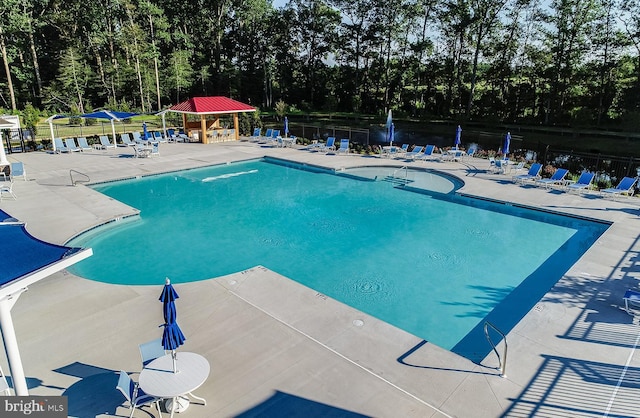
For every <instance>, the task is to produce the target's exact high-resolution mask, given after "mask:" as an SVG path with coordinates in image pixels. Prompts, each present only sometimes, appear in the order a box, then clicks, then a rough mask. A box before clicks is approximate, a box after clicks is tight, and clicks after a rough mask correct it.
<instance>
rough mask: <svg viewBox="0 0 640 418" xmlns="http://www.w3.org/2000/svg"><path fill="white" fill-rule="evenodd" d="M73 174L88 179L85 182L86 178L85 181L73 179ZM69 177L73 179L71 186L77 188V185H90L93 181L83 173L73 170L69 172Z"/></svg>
mask: <svg viewBox="0 0 640 418" xmlns="http://www.w3.org/2000/svg"><path fill="white" fill-rule="evenodd" d="M73 173H75V174H77V175H80V176H82V177H85V178H86V180H85V179H84V178H83V179H75V178H73ZM69 177H70V178H71V185H72V186H75V185H76V183H88V182H90V181H91V179H90V178H89V176H87V175H86V174H84V173H81V172H79V171H77V170H73V169H71V170H69Z"/></svg>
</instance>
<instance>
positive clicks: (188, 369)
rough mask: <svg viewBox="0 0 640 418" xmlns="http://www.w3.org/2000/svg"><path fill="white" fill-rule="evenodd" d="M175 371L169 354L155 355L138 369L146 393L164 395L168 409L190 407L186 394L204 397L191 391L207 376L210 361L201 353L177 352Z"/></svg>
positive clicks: (202, 399)
mask: <svg viewBox="0 0 640 418" xmlns="http://www.w3.org/2000/svg"><path fill="white" fill-rule="evenodd" d="M176 356H177V358H176V364H177V369H178V371H177V372H176V373H174V372H173V360H172V358H171V354H167V355H165V356H162V357H158V358H157V359H155V360H153V361H152V362H151V363H149V364H147V366H146V367H144V368H143V369H142V371H141V372H140V378H139V385H140V388H141V389H142V390H143V391H144V392H145V393H147V394H149V395H152V396H156V397H158V398H167V399H168V402H167V411H171V416H172V417H173V414H174V412H176V411H178V412H182V411H183V410H185V409H187V408H188V407H189V398H188V397H187V396H186V395H189V396H191V397H192V398H194V399H197V400H199V401H202V403H203V404H204V405H206V404H207V401H206V400H205V399H204V398H200V397H198V396H195V395H194V394H193V393H192V392H193V391H194V390H196V389H198V388H199V387H200V386H201V385H202V384H203V383H204V382H205V381H206V380H207V377H209V362H208V361H207V359H205V358H204V357H203V356H201V355H200V354H196V353H188V352H178V353H176Z"/></svg>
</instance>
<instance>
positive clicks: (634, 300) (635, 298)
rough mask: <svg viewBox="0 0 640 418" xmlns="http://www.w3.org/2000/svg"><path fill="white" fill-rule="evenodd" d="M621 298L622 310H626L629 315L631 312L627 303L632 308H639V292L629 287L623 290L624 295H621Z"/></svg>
mask: <svg viewBox="0 0 640 418" xmlns="http://www.w3.org/2000/svg"><path fill="white" fill-rule="evenodd" d="M622 299H623V300H624V310H625V311H627V313H628V314H629V315H633V313H632V312H631V311H630V310H629V305H631V306H632V307H634V308H640V292H636V291H635V290H631V289H629V290H627V291H626V292H624V296H623V297H622Z"/></svg>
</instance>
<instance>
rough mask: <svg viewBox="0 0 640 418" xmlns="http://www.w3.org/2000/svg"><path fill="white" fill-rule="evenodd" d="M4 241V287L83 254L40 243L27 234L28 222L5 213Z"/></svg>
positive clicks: (0, 235) (0, 282) (0, 220)
mask: <svg viewBox="0 0 640 418" xmlns="http://www.w3.org/2000/svg"><path fill="white" fill-rule="evenodd" d="M0 239H1V240H2V242H3V243H5V245H3V249H2V257H0V287H1V286H4V285H6V284H8V283H10V282H11V281H13V280H16V279H19V278H21V277H23V276H25V275H28V274H29V273H33V272H35V271H37V270H39V269H41V268H43V267H45V266H48V265H50V264H52V263H55V262H57V261H60V260H62V259H63V258H65V257H68V256H70V255H72V254H75V253H76V252H78V251H80V250H81V248H72V247H65V246H62V245H55V244H49V243H48V242H44V241H41V240H39V239H37V238H35V237H33V236H32V235H31V234H29V232H27V229H26V228H25V224H24V222H19V221H17V220H16V219H14V218H11V217H10V216H9V215H8V214H7V213H6V212H4V211H1V210H0Z"/></svg>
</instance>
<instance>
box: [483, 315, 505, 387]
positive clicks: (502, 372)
mask: <svg viewBox="0 0 640 418" xmlns="http://www.w3.org/2000/svg"><path fill="white" fill-rule="evenodd" d="M489 327H491V328H493V329H494V331H496V332H497V333H498V334H500V335H502V340H503V341H504V357H503V358H500V354H499V353H498V350H497V348H496V345H495V344H494V343H493V340H491V337H490V336H489ZM484 335H485V337H487V341H489V344H491V348H493V352H494V353H496V356H498V360H499V361H500V367H499V369H500V377H507V336H506V335H504V333H503V332H502V331H500V330H499V329H498V328H496V326H495V325H493V324H492V323H491V322H489V321H486V322H485V323H484Z"/></svg>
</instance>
